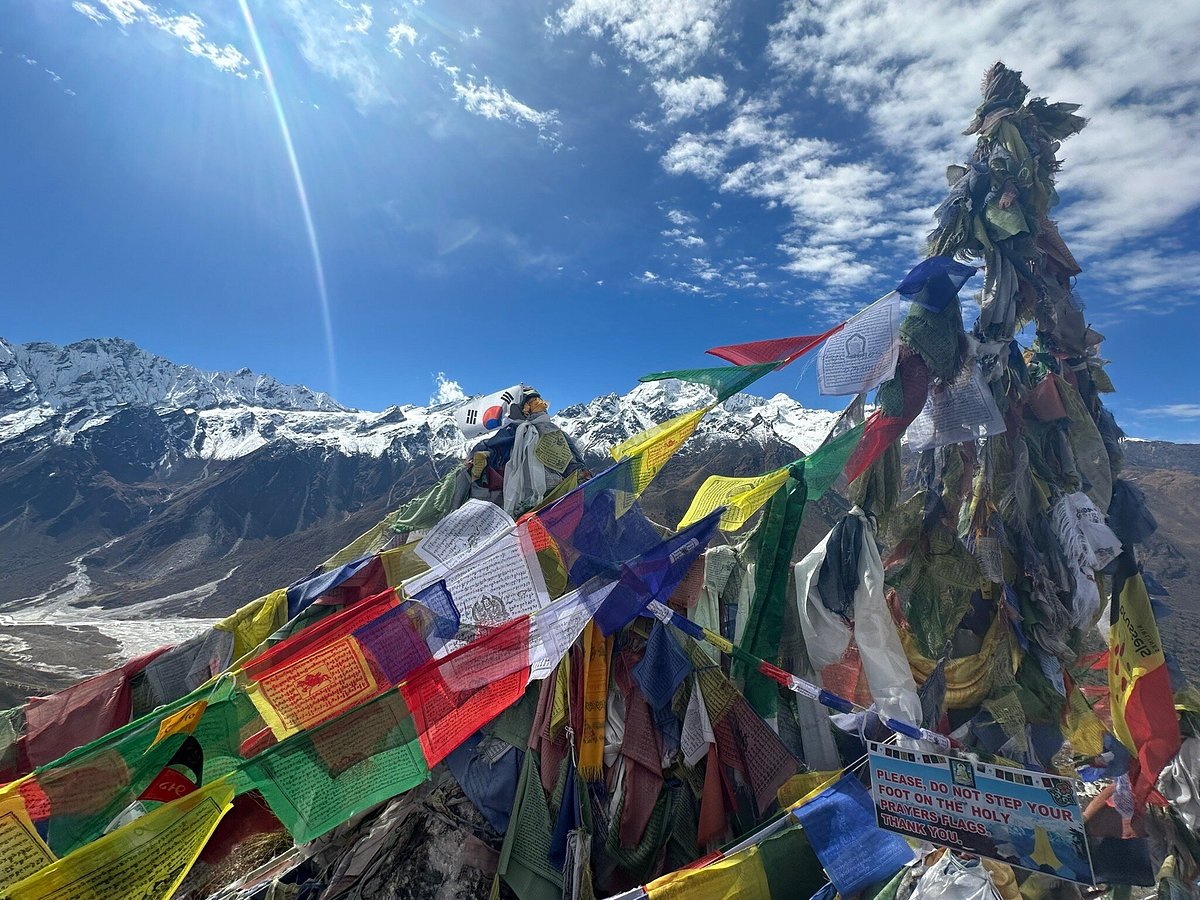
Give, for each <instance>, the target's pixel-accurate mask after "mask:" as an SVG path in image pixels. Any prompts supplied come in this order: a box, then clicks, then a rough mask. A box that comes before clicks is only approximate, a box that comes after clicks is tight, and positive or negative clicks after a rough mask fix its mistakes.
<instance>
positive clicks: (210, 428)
mask: <svg viewBox="0 0 1200 900" xmlns="http://www.w3.org/2000/svg"><path fill="white" fill-rule="evenodd" d="M713 399H714V395H713V393H712V391H711V390H709V389H708V388H706V387H702V386H700V385H695V384H690V383H688V382H682V381H674V380H668V381H656V382H649V383H646V384H640V385H638V386H637V387H635V388H634V389H633V390H631V391H629V392H628V393H626V394H624V395H619V394H606V395H605V396H603V397H597V398H596V399H595V400H591V401H589V402H587V403H580V404H577V405H575V406H571V407H568V408H566V409H563V410H561V411H560V412H559V413H558V414H557V415H555V416H554V420H555V421H556V422H557V423H558V424H559V426H560V427H561V428H562V429H563V430H564V431H566V432H567V433H568V434H570V435H571V436H572V437H573V438H574V439H575V440H576V442H577V443H578V444H579V447H580V449H581V450H582V451H583V452H584V453H585V454H587V455H588V456H590V457H592V458H596V457H603V456H607V454H608V451H609V450H610V449H612V447H614V446H616V445H617V444H619V443H621V442H622V441H624V440H627V439H629V438H631V437H633V436H634V435H636V434H638V433H639V432H642V431H644V430H645V429H647V428H650V427H652V426H654V425H658V424H660V423H662V422H665V421H667V420H668V419H671V418H673V417H674V416H678V415H681V414H683V413H686V412H690V411H692V410H695V409H700V408H701V407H703V406H706V405H708V404H710V403H712V402H713ZM467 402H469V401H468V400H462V401H458V402H456V403H444V404H440V405H434V406H428V407H423V406H409V405H406V406H393V407H390V408H388V409H386V410H384V411H383V412H363V411H359V410H353V409H347V408H346V407H343V406H342V405H340V404H338V403H337V402H335V401H334V400H332V399H331V398H329V397H328V396H327V395H325V394H321V393H317V392H314V391H310V390H309V389H308V388H305V387H294V386H289V385H284V384H280V383H279V382H278V381H276V380H275V379H273V378H271V377H269V376H265V375H255V374H254V373H252V372H250V371H249V370H248V369H242V370H240V371H238V372H233V373H226V372H203V371H201V370H199V369H196V368H193V367H192V366H181V365H177V364H175V363H172V362H170V361H169V360H166V359H163V358H162V357H159V356H155V355H154V354H152V353H148V352H146V351H145V350H142V349H141V348H139V347H138V346H136V345H135V344H132V343H130V342H129V341H124V340H120V339H116V338H110V339H105V340H87V341H80V342H79V343H76V344H71V345H70V346H67V347H57V346H55V345H53V344H46V343H35V344H24V345H14V344H11V343H8V342H6V341H4V340H2V339H0V446H8V447H10V448H12V449H13V450H14V451H16V450H17V447H18V443H16V442H18V441H19V446H20V447H22V448H24V449H23V450H21V451H20V452H18V453H17V455H18V456H21V455H22V454H27V453H28V452H32V451H33V450H34V449H35V448H37V447H40V446H48V445H53V444H57V445H63V444H74V445H77V446H84V447H87V446H109V445H111V444H112V443H113V441H114V440H118V441H126V440H132V439H134V438H135V435H134V432H137V431H139V430H141V431H144V430H145V429H146V428H151V430H152V431H155V432H156V433H157V434H158V435H159V436H158V437H157V438H155V440H156V441H159V442H161V453H162V460H163V461H166V460H168V459H201V460H213V461H229V460H234V459H239V458H242V457H245V456H248V455H250V454H252V453H254V452H256V451H257V450H259V449H260V448H262V447H266V446H268V445H271V444H286V445H292V446H299V447H318V448H322V449H324V450H326V451H328V452H330V453H340V454H342V455H344V456H369V457H375V458H379V457H382V456H384V455H387V456H390V457H392V458H395V459H398V460H405V461H408V462H416V461H419V460H426V459H433V460H440V459H448V458H454V457H458V458H461V457H463V456H465V454H466V453H467V451H468V450H469V448H470V447H471V445H473V444H474V443H475V441H474V440H468V439H467V438H465V437H464V436H463V434H462V432H461V431H459V429H458V427H457V425H456V424H455V421H454V411H455V409H456V408H458V407H459V406H461V405H462V404H463V403H467ZM138 410H142V411H144V412H143V413H139V412H138ZM147 416H148V418H147ZM835 418H836V414H835V413H831V412H828V411H826V410H814V409H805V408H804V407H802V406H801V405H800V404H798V403H797V402H796V401H794V400H792V399H791V398H790V397H787V396H785V395H784V394H777V395H776V396H774V397H772V398H770V399H764V398H762V397H752V396H749V395H746V394H739V395H738V396H736V397H732V398H730V399H729V400H727V401H725V402H724V403H723V404H721V405H720V406H718V407H717V408H715V409H714V410H712V412H710V413H709V414H708V415H707V416H706V417H705V418H704V420H703V421H702V422H701V423H700V427H699V428H698V429H697V431H696V434H695V437H693V438H692V440H691V442H690V443H689V445H688V449H690V450H700V451H708V450H711V449H713V448H715V447H717V446H719V445H721V446H723V445H726V444H729V443H738V444H743V445H745V444H749V443H754V444H757V445H759V446H767V445H769V444H777V443H779V442H784V443H787V444H790V445H792V446H793V447H796V448H797V449H799V450H801V451H803V452H805V453H808V452H811V451H812V450H813V449H815V448H816V447H817V446H818V445H819V444H820V443H821V441H822V440H823V439H824V437H825V434H826V432H827V431H828V430H829V428H830V426H831V425H832V424H833V421H834V419H835ZM154 423H158V424H154ZM9 442H14V443H9ZM155 446H159V445H158V444H155ZM685 452H686V451H685Z"/></svg>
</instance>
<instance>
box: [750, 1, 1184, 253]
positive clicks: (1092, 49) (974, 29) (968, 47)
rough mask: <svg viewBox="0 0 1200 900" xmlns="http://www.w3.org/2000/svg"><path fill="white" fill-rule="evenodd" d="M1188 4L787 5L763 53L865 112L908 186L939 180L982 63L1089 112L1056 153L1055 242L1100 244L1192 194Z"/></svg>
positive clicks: (1155, 219)
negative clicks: (1059, 238) (1058, 231)
mask: <svg viewBox="0 0 1200 900" xmlns="http://www.w3.org/2000/svg"><path fill="white" fill-rule="evenodd" d="M1197 33H1200V6H1197V5H1196V4H1183V5H1178V6H1176V5H1173V4H1171V5H1163V4H1146V3H1143V2H1135V0H1112V2H1108V3H1105V4H1103V5H1101V6H1096V5H1095V4H1094V3H1090V2H1085V0H1068V2H1063V3H1056V4H1052V5H1049V4H1030V3H1027V2H1023V0H999V2H995V3H990V4H987V5H982V6H978V7H977V8H975V9H973V10H972V12H971V14H969V15H965V14H964V13H963V11H962V10H961V9H959V8H954V7H952V6H947V5H945V4H942V3H939V2H936V0H838V2H831V0H820V2H810V0H803V2H799V0H793V2H792V3H791V5H790V6H789V8H788V10H787V12H786V14H785V15H784V17H783V19H782V20H781V22H780V23H779V24H777V25H776V26H775V28H774V29H773V30H772V40H771V42H770V45H769V47H768V56H769V57H770V58H771V59H772V60H773V61H774V62H776V63H777V64H778V65H779V66H780V67H781V68H783V69H784V70H785V71H787V72H789V73H791V74H792V75H794V76H797V77H799V78H802V79H804V80H805V81H806V83H808V84H809V85H810V88H811V89H812V90H813V91H815V92H818V93H820V94H821V95H822V96H824V97H826V98H829V99H833V100H835V101H836V102H840V103H842V104H844V105H845V106H847V107H848V108H850V109H852V110H860V111H862V113H863V114H864V115H865V116H866V117H867V119H868V120H869V122H870V123H871V126H872V128H873V130H874V133H875V135H876V136H877V137H878V138H879V139H880V140H881V141H882V142H883V143H884V144H885V145H886V146H888V147H889V148H890V149H892V150H894V151H895V152H897V153H898V154H900V155H901V156H902V157H904V158H907V159H909V160H911V161H912V162H913V163H914V164H915V168H914V170H913V171H912V173H911V177H915V178H916V179H917V181H916V184H915V185H913V187H914V188H917V189H919V190H920V191H921V192H923V194H924V195H925V196H937V195H938V194H939V193H941V192H942V191H943V190H944V181H943V180H942V179H941V177H940V176H941V173H942V172H943V171H944V168H945V166H946V164H947V163H948V162H954V161H958V160H960V159H962V158H964V157H965V155H966V153H967V152H968V151H969V148H970V146H971V145H970V142H969V141H967V140H965V139H964V138H963V137H962V136H961V135H960V134H959V132H960V131H961V130H962V128H963V127H964V126H965V124H966V123H967V122H969V121H970V119H971V116H972V114H973V112H974V107H975V106H976V104H977V103H978V102H979V101H978V97H979V92H978V87H977V79H978V77H979V75H980V74H981V73H982V72H983V71H985V70H986V69H987V67H988V66H989V65H990V64H991V63H992V62H993V61H994V60H995V59H997V58H1001V59H1004V60H1006V61H1007V62H1008V63H1009V64H1010V65H1011V66H1013V67H1014V68H1017V69H1020V70H1022V71H1023V72H1024V75H1025V81H1026V83H1027V84H1029V85H1030V86H1031V88H1032V89H1033V92H1034V94H1035V95H1038V94H1046V95H1050V97H1051V99H1053V100H1066V101H1073V102H1078V103H1082V104H1083V110H1082V113H1083V114H1084V115H1087V116H1088V117H1090V119H1091V123H1090V124H1089V126H1088V127H1087V128H1086V129H1085V130H1084V131H1083V133H1082V134H1080V135H1079V136H1078V137H1075V138H1072V139H1071V140H1070V141H1069V142H1068V143H1067V144H1066V145H1065V146H1064V148H1063V152H1062V153H1061V154H1060V155H1061V156H1063V157H1065V159H1066V165H1065V167H1064V170H1063V175H1062V178H1061V182H1060V191H1061V192H1062V194H1063V195H1064V197H1065V198H1066V199H1068V200H1069V201H1070V202H1069V203H1068V204H1067V205H1066V206H1064V208H1063V209H1062V210H1061V212H1060V216H1061V219H1062V221H1063V224H1064V234H1065V236H1066V237H1067V239H1068V242H1069V243H1071V244H1072V246H1073V247H1074V248H1075V249H1076V250H1077V251H1080V252H1082V253H1083V254H1089V253H1106V252H1109V251H1112V250H1114V249H1116V248H1118V247H1122V246H1124V245H1126V242H1127V241H1129V240H1130V239H1131V238H1136V237H1139V236H1144V235H1150V234H1154V233H1155V232H1157V231H1159V230H1160V229H1163V228H1165V227H1167V226H1169V225H1171V224H1172V223H1174V222H1177V221H1178V220H1179V219H1180V217H1182V216H1183V215H1185V214H1187V213H1188V212H1190V211H1192V210H1194V209H1195V208H1196V207H1197V205H1198V204H1200V158H1198V157H1197V156H1196V154H1195V153H1194V152H1193V150H1192V148H1194V147H1195V146H1196V144H1197V142H1198V141H1200V113H1198V112H1197V108H1198V107H1200V79H1198V78H1197V77H1196V68H1195V63H1194V59H1195V35H1196V34H1197Z"/></svg>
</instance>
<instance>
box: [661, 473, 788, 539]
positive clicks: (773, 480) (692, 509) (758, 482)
mask: <svg viewBox="0 0 1200 900" xmlns="http://www.w3.org/2000/svg"><path fill="white" fill-rule="evenodd" d="M787 479H788V466H784V467H783V468H780V469H776V470H775V471H774V472H767V473H766V474H765V475H753V476H751V477H749V478H729V477H727V476H725V475H710V476H709V477H708V478H706V479H705V480H704V484H702V485H700V490H698V491H696V496H695V497H693V498H692V505H691V506H689V507H688V511H687V513H686V514H685V515H684V517H683V519H682V520H681V521H680V522H679V525H678V526H676V530H677V531H682V530H683V529H684V528H687V527H688V526H689V525H694V524H695V523H696V522H699V521H700V520H701V519H703V518H704V517H705V516H707V515H708V514H709V513H711V512H713V510H716V509H720V508H721V507H722V506H724V507H725V512H724V514H723V515H722V516H721V521H720V524H719V527H720V529H721V530H722V531H737V530H738V529H739V528H741V527H742V526H743V525H745V524H746V522H747V521H748V520H749V518H750V517H751V516H752V515H754V514H755V513H756V512H758V511H759V509H761V508H762V506H763V504H764V503H766V502H767V501H768V500H770V499H771V495H772V494H774V493H775V492H776V491H777V490H779V488H780V487H781V486H782V485H783V484H784V483H785V482H786V481H787Z"/></svg>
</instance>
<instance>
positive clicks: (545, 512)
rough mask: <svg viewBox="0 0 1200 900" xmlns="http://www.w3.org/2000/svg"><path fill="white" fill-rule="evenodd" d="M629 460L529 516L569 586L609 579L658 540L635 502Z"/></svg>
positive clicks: (612, 467)
mask: <svg viewBox="0 0 1200 900" xmlns="http://www.w3.org/2000/svg"><path fill="white" fill-rule="evenodd" d="M633 476H634V460H633V459H632V458H631V457H628V456H627V457H625V458H624V459H622V460H621V461H620V462H617V463H614V464H613V465H611V466H609V467H608V468H607V469H605V470H604V471H603V472H601V473H600V474H598V475H596V476H595V477H593V478H590V479H589V480H587V481H585V482H584V483H583V484H581V485H580V486H579V487H577V488H576V489H575V490H573V491H571V492H570V493H568V494H565V495H564V496H562V497H561V498H559V499H558V500H556V501H555V502H554V503H553V504H551V505H550V506H548V507H546V508H545V509H542V510H538V511H537V512H536V513H535V514H534V516H535V517H536V518H537V520H538V522H540V523H541V526H542V527H543V528H544V529H545V531H546V533H547V534H549V535H550V537H551V538H552V539H553V541H554V544H555V546H556V547H557V548H558V552H559V555H560V556H561V558H562V561H563V566H564V567H565V568H566V570H567V574H568V577H569V579H570V581H571V583H572V584H575V585H580V584H583V583H584V582H586V581H587V580H588V579H589V578H592V577H593V576H595V575H609V576H615V575H616V574H617V573H618V572H619V570H620V566H621V563H623V562H625V561H626V560H629V559H633V558H634V557H636V556H639V555H641V554H642V553H645V552H646V551H647V550H649V549H650V548H652V547H654V546H656V545H657V544H658V543H659V541H661V540H662V536H661V535H660V534H659V533H658V530H657V529H656V528H655V527H654V526H653V525H651V524H650V522H649V521H648V520H647V519H646V517H645V516H644V515H642V511H641V507H640V506H639V505H638V503H637V493H636V490H635V485H634V477H633Z"/></svg>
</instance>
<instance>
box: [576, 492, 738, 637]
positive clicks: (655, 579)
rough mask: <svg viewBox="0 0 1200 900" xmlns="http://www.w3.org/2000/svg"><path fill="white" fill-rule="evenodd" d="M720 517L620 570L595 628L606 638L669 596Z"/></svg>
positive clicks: (712, 517) (705, 520)
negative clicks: (617, 579)
mask: <svg viewBox="0 0 1200 900" xmlns="http://www.w3.org/2000/svg"><path fill="white" fill-rule="evenodd" d="M720 516H721V510H714V511H713V512H712V513H710V514H709V515H708V516H707V517H706V518H703V519H701V520H700V521H698V522H696V523H695V524H693V525H691V526H689V527H687V528H685V529H683V530H682V531H680V532H679V533H678V534H676V535H675V536H674V537H670V538H667V539H666V540H665V541H661V542H659V544H658V545H657V546H656V547H654V549H652V550H649V551H647V552H646V553H643V554H642V555H641V556H639V557H637V558H636V559H634V560H631V561H630V562H628V563H626V564H625V565H623V566H622V567H621V578H620V581H619V582H618V583H617V586H616V587H615V588H614V589H613V590H612V592H611V593H609V594H608V596H607V597H606V598H605V600H604V602H603V603H602V604H601V605H600V608H599V609H598V610H597V611H596V616H595V619H596V625H597V627H598V628H599V629H600V630H601V631H602V632H603V633H604V635H605V636H606V637H607V636H608V635H611V634H615V633H616V632H618V631H620V630H621V629H622V628H624V627H625V626H626V625H627V624H629V623H630V622H632V621H633V620H634V619H635V618H637V617H638V616H639V615H641V614H642V613H643V612H644V611H645V609H646V606H647V605H648V604H649V603H650V601H651V600H654V599H660V600H666V599H667V598H668V597H670V596H671V594H672V593H673V592H674V591H675V588H677V587H679V584H680V582H681V581H683V579H684V577H685V576H686V575H687V573H688V569H690V568H691V567H692V563H694V562H695V561H696V559H697V558H698V557H699V556H700V555H701V554H703V553H704V548H705V547H707V546H708V543H709V541H711V540H712V539H713V536H714V535H715V534H716V530H717V523H718V521H719V520H720Z"/></svg>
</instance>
